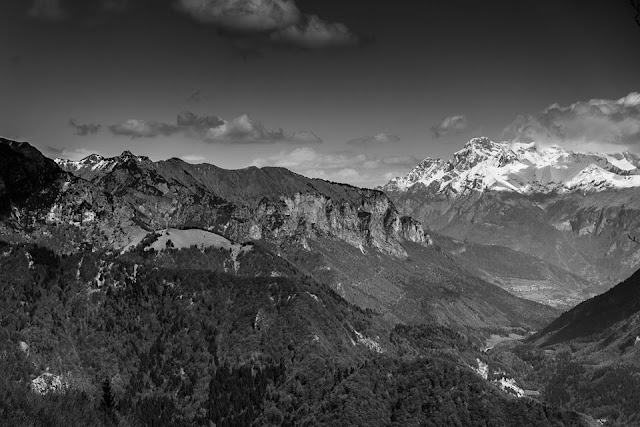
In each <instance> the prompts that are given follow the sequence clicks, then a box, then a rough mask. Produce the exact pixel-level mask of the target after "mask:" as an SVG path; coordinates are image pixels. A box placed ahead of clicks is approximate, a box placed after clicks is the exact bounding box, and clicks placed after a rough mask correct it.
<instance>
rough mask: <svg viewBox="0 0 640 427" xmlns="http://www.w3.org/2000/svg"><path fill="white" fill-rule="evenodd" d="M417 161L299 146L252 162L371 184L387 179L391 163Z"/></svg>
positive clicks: (312, 175)
mask: <svg viewBox="0 0 640 427" xmlns="http://www.w3.org/2000/svg"><path fill="white" fill-rule="evenodd" d="M417 163H418V161H417V159H415V158H414V157H413V156H398V157H386V158H375V157H370V156H367V155H365V154H362V153H360V154H356V153H351V152H346V151H342V152H333V153H321V152H319V151H317V150H315V149H314V148H312V147H299V148H296V149H294V150H291V151H281V152H280V153H278V154H277V155H274V156H270V157H266V158H258V159H255V160H254V161H253V162H252V163H251V165H252V166H258V167H264V166H278V167H284V168H287V169H291V170H293V171H294V172H297V173H300V174H302V175H305V176H308V177H311V178H321V179H326V180H329V181H338V182H347V183H349V184H353V185H359V186H366V187H374V186H376V185H382V184H384V183H386V182H387V181H389V179H388V178H387V176H388V174H389V169H391V168H392V167H393V168H397V167H398V166H406V167H407V168H410V167H413V166H415V165H416V164H417ZM393 173H394V175H393V177H395V176H397V175H399V174H398V173H397V172H393Z"/></svg>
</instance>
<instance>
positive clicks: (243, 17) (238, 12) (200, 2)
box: [176, 0, 300, 33]
mask: <svg viewBox="0 0 640 427" xmlns="http://www.w3.org/2000/svg"><path fill="white" fill-rule="evenodd" d="M176 5H177V7H178V9H179V10H181V11H183V12H185V13H187V14H188V15H190V16H191V17H192V18H194V19H196V20H198V21H200V22H204V23H207V24H213V25H216V26H217V27H219V28H222V29H224V30H228V31H234V32H240V33H260V32H269V31H274V30H279V29H282V28H285V27H288V26H289V25H292V24H295V23H297V22H298V21H299V20H300V11H299V10H298V8H297V6H296V4H295V3H294V2H293V1H292V0H178V2H177V3H176Z"/></svg>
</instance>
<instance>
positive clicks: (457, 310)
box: [0, 141, 637, 426]
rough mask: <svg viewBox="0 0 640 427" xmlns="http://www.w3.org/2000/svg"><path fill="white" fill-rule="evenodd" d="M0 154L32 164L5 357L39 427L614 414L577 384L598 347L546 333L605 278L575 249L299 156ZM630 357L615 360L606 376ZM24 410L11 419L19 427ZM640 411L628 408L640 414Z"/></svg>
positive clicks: (16, 204) (8, 233)
mask: <svg viewBox="0 0 640 427" xmlns="http://www.w3.org/2000/svg"><path fill="white" fill-rule="evenodd" d="M0 149H2V150H5V153H6V156H5V157H4V158H6V159H7V158H10V159H11V162H12V163H11V168H13V169H11V168H7V166H5V167H4V168H0V178H1V179H2V180H3V182H9V180H10V179H14V181H12V184H11V185H5V186H4V187H3V188H5V190H3V192H2V193H0V201H2V203H3V204H4V206H6V209H5V210H4V212H5V214H4V216H3V217H2V227H3V228H2V230H3V233H2V238H0V240H1V241H2V243H0V245H1V246H0V249H1V256H0V267H1V268H0V272H1V273H0V286H2V295H3V297H2V301H1V302H2V310H1V313H2V316H3V323H2V324H1V327H2V329H1V331H2V333H3V334H4V335H3V336H5V337H6V338H5V339H4V340H3V341H2V351H3V352H4V353H3V354H7V355H8V356H7V358H5V359H3V361H2V363H3V366H4V369H5V370H13V371H14V372H15V374H14V375H13V376H11V377H10V378H7V379H5V380H3V383H1V384H0V387H1V390H0V391H1V392H2V393H4V395H5V396H7V397H6V399H9V400H10V401H11V402H14V403H12V404H11V405H22V407H25V408H29V409H26V411H27V413H28V414H29V415H28V417H31V418H29V419H30V420H32V422H34V423H35V422H45V418H42V417H43V415H41V414H42V412H38V411H40V410H39V409H34V408H47V409H46V411H47V413H50V414H51V415H49V416H48V417H49V418H47V419H49V420H50V421H47V422H54V423H58V422H59V419H58V418H55V416H54V415H53V414H55V413H60V411H63V412H64V413H66V414H69V415H68V416H72V417H75V418H74V419H76V420H78V422H82V423H85V424H89V425H92V424H96V423H99V422H100V421H98V420H99V419H100V417H102V418H103V421H102V422H103V425H109V423H112V424H115V425H118V423H124V422H126V423H131V424H133V425H144V424H145V423H148V422H154V423H159V424H163V423H171V424H173V425H207V424H208V423H209V424H210V423H216V424H218V423H221V425H249V424H255V425H282V426H288V425H291V426H294V425H300V424H305V425H342V424H341V422H342V421H341V420H350V421H349V422H350V423H352V424H354V425H365V424H366V425H372V424H371V419H370V416H371V414H372V413H375V414H377V415H376V417H377V418H376V420H378V422H379V425H398V426H400V425H406V423H421V424H424V423H427V424H425V425H434V426H435V425H438V426H441V425H443V426H446V425H452V426H453V425H460V423H463V424H464V425H482V423H483V422H486V421H487V420H492V422H494V423H496V425H514V426H515V425H540V423H542V425H554V423H555V425H565V426H591V425H597V424H595V423H597V422H596V421H595V418H594V417H597V416H599V415H600V414H601V413H606V414H612V413H613V412H612V410H609V409H606V407H604V406H602V404H601V403H598V405H600V406H596V407H595V408H596V409H597V411H595V412H594V410H592V408H589V407H588V406H585V405H584V404H577V403H576V406H564V404H563V402H564V401H563V400H558V399H557V398H556V397H555V396H556V394H554V393H556V391H555V390H556V389H555V388H553V387H557V386H558V384H561V383H562V381H566V380H565V379H562V381H561V380H560V379H559V378H564V377H558V375H563V374H562V372H564V371H563V370H564V369H566V367H567V366H574V365H567V363H574V364H575V363H582V362H578V361H581V360H583V359H581V357H583V356H580V355H581V354H586V352H587V350H586V348H587V347H582V345H583V344H574V343H571V344H556V341H554V339H555V338H552V339H546V341H541V339H540V338H537V337H539V336H546V335H544V334H546V333H547V332H546V331H548V330H551V329H549V328H554V327H555V326H554V325H555V324H556V323H557V322H561V321H563V320H562V319H564V318H566V317H567V316H569V314H567V313H565V314H564V315H561V312H562V310H564V309H568V308H570V307H571V306H572V305H575V304H577V303H579V302H580V301H583V300H584V299H586V298H588V297H589V296H591V294H593V295H595V294H596V293H597V292H598V289H599V288H598V286H596V285H594V284H593V282H591V281H589V280H586V279H585V278H584V277H582V276H580V275H578V274H576V273H571V272H569V271H568V270H567V269H564V268H562V267H561V266H559V265H558V264H557V263H555V262H551V261H550V260H548V259H544V258H542V257H536V256H535V255H533V254H531V253H527V252H526V251H519V250H517V249H515V248H512V247H509V246H508V245H493V244H488V242H483V243H479V242H475V241H473V240H472V239H469V238H465V239H462V240H461V239H459V238H458V237H451V236H449V235H447V234H446V233H444V232H443V231H442V230H439V231H437V232H432V231H430V230H429V229H427V228H425V227H424V226H423V225H422V224H421V223H420V222H418V221H416V220H415V219H413V218H411V217H409V216H406V215H402V214H401V213H400V211H399V210H398V209H397V208H396V207H395V204H394V203H393V202H392V201H391V200H390V199H389V198H388V197H387V196H386V195H385V194H384V193H383V192H380V191H376V190H366V189H359V188H357V187H352V186H347V185H343V184H335V183H330V182H326V181H321V180H310V179H308V178H305V177H302V176H300V175H296V174H294V173H292V172H289V171H287V170H283V169H273V168H265V169H257V168H249V169H246V170H240V171H227V170H224V169H219V168H216V167H214V166H211V165H198V166H197V167H194V166H192V165H188V164H186V163H183V162H180V161H178V160H170V161H167V162H152V161H150V160H149V159H147V158H144V157H138V156H135V155H133V154H131V153H123V154H122V155H121V156H118V157H116V158H111V159H105V158H97V157H95V156H94V157H89V158H87V159H85V160H83V161H82V162H79V163H69V162H67V163H65V162H61V161H57V162H56V163H53V162H50V161H49V160H48V159H46V158H45V157H44V156H42V155H41V154H40V153H39V152H37V151H35V149H32V147H31V146H29V145H27V144H26V143H14V142H8V141H4V142H3V143H2V144H0ZM42 164H45V165H49V166H48V167H49V168H50V171H49V172H48V173H47V175H44V176H42V178H40V181H37V180H35V182H36V183H37V184H36V185H35V186H33V187H29V186H24V184H23V183H27V182H29V183H32V182H34V174H35V176H36V177H37V176H40V175H39V174H40V173H41V171H42V170H43V169H42V167H36V166H35V165H42ZM58 165H61V166H63V167H64V168H65V169H66V170H63V169H61V168H60V167H59V166H58ZM16 167H18V168H19V169H18V170H20V174H22V176H23V177H24V178H22V179H19V180H15V178H14V177H15V176H16V174H14V173H13V172H11V171H13V170H15V168H16ZM85 170H86V172H85ZM7 171H10V173H7ZM212 174H214V175H215V178H210V176H211V175H212ZM265 177H268V179H265ZM252 179H254V181H251V180H252ZM65 183H73V184H65ZM240 183H242V184H240ZM239 186H241V187H239ZM9 188H10V189H11V190H6V189H9ZM239 188H242V190H241V191H240V190H237V189H239ZM258 194H260V195H262V197H261V198H260V199H258V198H257V195H258ZM78 195H81V197H78ZM559 284H563V286H564V287H563V288H559V287H558V285H559ZM520 297H525V298H520ZM536 300H537V301H540V302H543V303H544V304H541V303H540V302H536ZM583 304H585V303H583ZM578 307H580V306H578ZM634 307H635V306H634ZM574 310H575V309H574ZM634 310H635V311H637V310H636V309H635V308H631V309H630V310H629V311H625V312H624V313H625V314H624V316H626V315H628V314H629V315H630V314H631V313H634V312H635V311H634ZM569 313H571V312H569ZM558 316H560V317H558ZM624 316H622V317H620V319H623V318H624ZM554 319H558V320H554ZM616 319H617V318H616ZM560 329H561V330H562V331H565V330H566V331H570V330H571V329H570V328H568V327H560ZM536 331H540V332H538V335H534V336H533V337H530V335H531V334H533V333H534V332H536ZM588 332H589V333H592V331H591V330H588ZM525 336H526V337H527V338H526V339H523V338H524V337H525ZM628 337H630V335H629V336H627V335H625V336H624V337H621V338H620V340H621V341H620V342H621V343H622V342H626V341H628V340H629V339H630V338H628ZM571 339H573V336H571ZM535 340H538V341H535ZM550 345H561V346H562V347H561V348H555V347H553V349H552V350H548V349H549V346H550ZM567 345H569V347H568V348H569V349H570V351H571V354H567V353H566V350H565V349H566V346H567ZM616 345H618V344H616ZM620 345H621V344H620ZM588 348H592V347H588ZM625 348H626V347H625ZM25 349H26V350H25ZM581 349H582V350H581ZM581 351H584V352H585V353H581ZM589 351H593V350H589ZM598 353H599V354H604V353H601V352H600V350H598ZM532 354H535V355H536V356H535V357H534V356H531V355H532ZM607 354H609V353H607ZM629 354H630V353H629ZM531 357H534V359H531ZM629 357H632V356H625V357H619V356H617V355H616V356H613V355H611V357H610V358H609V359H608V360H610V361H611V367H610V368H608V369H610V370H613V371H607V372H608V373H607V374H606V375H607V376H606V378H609V377H610V375H614V373H615V375H618V374H617V373H619V372H621V371H620V370H621V369H626V368H623V367H622V366H623V365H621V364H622V363H623V361H625V360H627V359H628V358H629ZM562 358H564V359H562ZM585 360H586V359H585ZM616 360H618V361H619V362H616ZM543 370H548V372H547V373H544V372H543ZM248 372H250V373H251V374H247V373H248ZM609 372H611V373H609ZM616 372H617V373H616ZM247 375H249V376H247ZM554 375H555V376H554ZM105 384H107V385H105ZM225 384H227V385H225ZM231 384H235V385H233V386H232V385H231ZM311 385H313V386H311ZM105 387H108V389H107V388H105ZM105 390H107V391H105ZM247 390H251V392H250V394H249V395H246V392H247ZM105 396H107V397H105ZM108 396H111V397H108ZM478 396H484V397H483V398H482V399H483V400H482V402H483V403H482V404H481V405H478V404H477V402H478ZM570 396H572V398H573V396H574V395H573V394H571V395H570ZM34 399H35V400H34ZM105 399H112V400H113V401H115V402H117V406H113V405H115V404H113V403H112V404H111V405H112V406H109V407H105V406H101V407H97V406H96V404H95V402H96V401H98V402H100V401H102V402H104V401H105ZM398 402H403V403H398ZM438 402H445V403H444V404H441V403H438ZM576 402H577V401H576ZM581 402H583V401H581ZM584 402H586V401H584ZM67 404H71V405H73V407H74V408H76V409H70V408H67V407H65V408H64V409H63V407H62V406H61V405H67ZM34 405H35V406H34ZM13 407H14V406H8V407H2V406H0V411H4V412H0V413H2V414H4V415H3V416H4V417H9V418H7V419H11V420H17V419H18V418H16V417H19V415H18V414H17V413H16V412H15V411H14V410H13V409H11V408H13ZM416 407H420V408H421V410H420V411H417V412H416V410H415V409H412V408H416ZM3 408H4V409H3ZM82 408H85V409H89V408H93V409H90V410H84V409H82ZM158 408H162V409H161V410H159V409H158ZM358 408H360V409H358ZM362 408H364V409H362ZM626 408H627V407H625V406H616V410H617V411H621V412H619V415H618V418H617V419H619V420H625V422H626V421H628V420H631V419H633V418H629V417H630V416H631V415H630V414H629V412H628V409H626ZM39 414H40V415H39ZM71 414H73V415H71ZM608 416H610V415H608ZM105 419H107V420H110V421H108V422H107V423H106V424H104V420H105ZM52 420H53V421H52ZM16 422H17V421H16ZM429 423H430V424H429ZM501 423H502V424H501ZM536 423H538V424H536ZM374 425H376V424H375V423H374ZM612 425H615V424H612Z"/></svg>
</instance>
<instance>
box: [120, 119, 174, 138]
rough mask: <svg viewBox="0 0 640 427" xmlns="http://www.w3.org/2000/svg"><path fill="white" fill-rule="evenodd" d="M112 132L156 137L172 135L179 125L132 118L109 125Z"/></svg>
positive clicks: (141, 136)
mask: <svg viewBox="0 0 640 427" xmlns="http://www.w3.org/2000/svg"><path fill="white" fill-rule="evenodd" d="M109 130H110V131H111V133H112V134H114V135H117V136H130V137H131V138H155V137H157V136H170V135H173V134H175V133H176V132H177V131H178V128H177V126H175V125H170V124H167V123H162V122H153V121H146V120H137V119H130V120H127V121H125V122H122V123H120V124H117V125H111V126H109Z"/></svg>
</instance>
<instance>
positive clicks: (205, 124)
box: [175, 111, 224, 139]
mask: <svg viewBox="0 0 640 427" xmlns="http://www.w3.org/2000/svg"><path fill="white" fill-rule="evenodd" d="M223 124H224V120H222V119H221V118H219V117H216V116H198V115H196V114H194V113H192V112H191V111H183V112H181V113H180V114H178V118H177V119H176V126H175V131H176V132H180V131H181V132H184V133H185V134H186V135H187V136H189V137H190V138H194V139H204V138H205V137H206V135H207V132H208V131H209V129H211V128H216V127H218V126H221V125H223Z"/></svg>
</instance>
